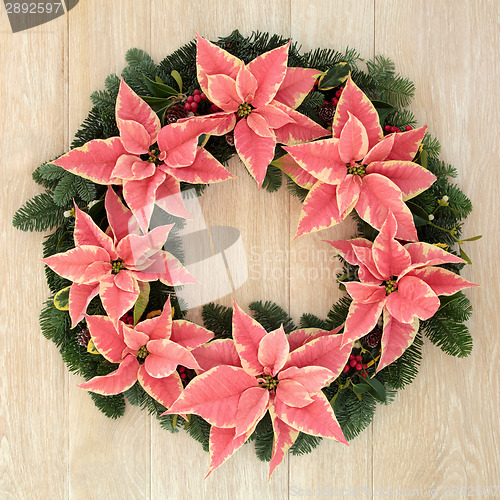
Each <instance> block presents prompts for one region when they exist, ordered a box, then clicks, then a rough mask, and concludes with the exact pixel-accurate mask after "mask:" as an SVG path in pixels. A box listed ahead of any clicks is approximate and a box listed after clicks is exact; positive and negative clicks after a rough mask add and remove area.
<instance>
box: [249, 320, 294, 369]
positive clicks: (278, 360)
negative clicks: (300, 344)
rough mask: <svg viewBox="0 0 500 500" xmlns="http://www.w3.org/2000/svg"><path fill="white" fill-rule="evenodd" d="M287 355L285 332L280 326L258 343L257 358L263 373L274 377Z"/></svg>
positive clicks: (287, 347)
mask: <svg viewBox="0 0 500 500" xmlns="http://www.w3.org/2000/svg"><path fill="white" fill-rule="evenodd" d="M288 353H289V345H288V341H287V338H286V334H285V330H283V325H281V326H280V327H279V328H278V329H277V330H274V331H272V332H269V333H267V334H266V335H265V336H264V337H262V340H261V341H260V342H259V348H258V352H257V358H258V360H259V363H260V364H261V365H262V366H263V367H264V373H265V374H266V375H272V376H273V377H274V376H275V375H276V374H277V373H278V372H279V371H280V370H281V369H282V368H283V366H284V365H285V363H286V360H287V358H288Z"/></svg>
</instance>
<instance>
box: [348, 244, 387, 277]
mask: <svg viewBox="0 0 500 500" xmlns="http://www.w3.org/2000/svg"><path fill="white" fill-rule="evenodd" d="M372 247H373V244H372V245H370V247H369V248H368V247H364V246H362V245H358V244H355V245H353V247H352V248H353V250H354V253H355V254H356V258H357V259H358V261H359V262H360V266H359V272H358V276H359V279H360V280H361V281H362V282H365V283H375V284H377V285H380V283H382V281H384V280H385V279H386V277H384V276H382V275H381V274H380V272H379V270H378V268H377V266H376V265H375V261H374V259H373V252H372Z"/></svg>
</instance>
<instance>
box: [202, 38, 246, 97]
mask: <svg viewBox="0 0 500 500" xmlns="http://www.w3.org/2000/svg"><path fill="white" fill-rule="evenodd" d="M242 64H243V61H241V60H240V59H238V58H237V57H235V56H233V55H231V54H230V53H229V52H227V51H226V50H224V49H221V48H220V47H217V45H215V44H213V43H212V42H209V41H208V40H206V39H205V38H203V37H201V36H199V35H197V43H196V71H197V75H198V82H199V83H200V86H201V89H202V91H203V92H204V93H205V94H207V92H208V88H207V76H208V75H217V74H221V73H223V74H225V75H227V76H229V77H231V78H233V79H236V75H237V74H238V71H239V69H240V66H241V65H242ZM207 95H208V94H207ZM208 97H210V96H208Z"/></svg>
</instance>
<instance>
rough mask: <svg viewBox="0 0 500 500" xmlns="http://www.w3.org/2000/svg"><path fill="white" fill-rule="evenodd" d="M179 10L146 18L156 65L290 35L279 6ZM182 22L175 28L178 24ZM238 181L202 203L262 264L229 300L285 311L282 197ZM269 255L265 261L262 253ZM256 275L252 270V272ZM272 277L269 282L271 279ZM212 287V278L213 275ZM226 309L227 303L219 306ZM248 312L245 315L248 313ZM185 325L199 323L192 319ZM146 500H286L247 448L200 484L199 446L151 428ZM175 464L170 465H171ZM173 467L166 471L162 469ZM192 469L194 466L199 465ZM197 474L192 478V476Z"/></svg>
mask: <svg viewBox="0 0 500 500" xmlns="http://www.w3.org/2000/svg"><path fill="white" fill-rule="evenodd" d="M186 12H187V11H186V5H185V4H171V3H169V4H168V5H167V4H165V3H164V2H160V1H153V3H152V18H153V20H155V19H164V20H166V21H165V22H166V23H167V25H168V29H165V30H162V31H161V32H159V33H158V36H157V37H155V38H154V39H153V40H152V47H151V50H152V53H153V55H154V57H155V59H156V60H160V59H162V58H163V57H164V56H165V55H166V54H167V53H169V52H171V51H173V50H175V49H176V48H178V47H179V46H181V45H182V44H184V43H186V42H188V41H189V40H191V39H192V38H193V37H194V36H195V30H196V31H197V32H198V33H200V34H201V35H203V36H206V37H209V38H211V39H215V38H216V37H217V36H225V35H228V34H229V33H231V31H232V30H233V29H235V28H236V27H237V28H239V29H240V30H241V32H242V33H243V34H244V35H249V34H250V32H251V31H252V30H254V29H255V30H257V29H258V30H261V31H270V32H272V33H280V34H283V35H288V34H289V28H288V26H289V13H290V10H289V4H288V1H286V0H279V1H274V2H266V1H252V2H245V3H242V2H238V3H235V2H231V1H216V2H211V3H210V6H209V8H208V10H207V9H206V8H203V7H202V6H193V8H191V9H189V15H186ZM181 18H182V19H183V21H182V22H177V21H176V20H177V19H181ZM229 169H230V171H231V172H232V173H233V174H235V175H237V176H238V179H236V180H233V181H228V182H224V183H221V184H217V185H214V186H211V187H210V188H209V189H208V190H207V192H206V193H205V194H204V195H203V197H202V198H201V205H202V209H203V215H204V217H205V220H206V224H207V225H208V226H210V225H229V226H232V227H235V228H237V229H238V230H240V231H241V234H242V237H243V242H244V244H245V250H246V254H247V255H246V256H247V259H248V260H249V264H250V258H252V256H253V258H254V259H256V260H260V261H262V259H266V263H265V265H264V271H265V272H266V275H265V276H264V275H261V274H259V273H258V272H255V273H252V272H251V269H250V268H249V279H248V281H247V282H246V283H245V284H244V285H243V286H242V287H241V288H240V289H238V290H237V291H236V293H235V294H234V297H235V298H236V300H237V301H238V303H239V304H241V305H242V306H243V307H244V308H245V309H247V307H246V306H247V305H248V304H249V303H250V302H251V301H253V300H256V299H270V300H273V301H275V302H277V303H279V304H280V305H282V306H283V307H284V308H285V309H288V284H287V282H286V280H285V279H283V277H284V276H285V271H286V268H287V266H288V262H287V253H288V252H287V250H288V242H289V237H290V236H289V230H288V219H289V215H288V193H287V192H286V190H285V189H284V188H282V189H281V190H280V191H279V192H277V193H273V194H269V193H267V192H264V191H261V192H259V191H258V189H257V186H256V184H255V182H254V181H253V180H252V179H251V178H250V176H249V175H248V174H247V173H246V172H245V169H244V167H243V164H242V163H241V162H240V161H239V160H237V159H235V160H232V161H231V163H230V167H229ZM266 249H270V252H268V253H267V254H266V255H267V256H264V251H265V250H266ZM254 267H255V266H254ZM273 272H274V275H273ZM213 279H214V280H217V279H218V277H217V276H216V275H215V276H214V278H213ZM220 302H221V303H224V304H226V305H230V304H231V297H225V298H223V299H221V301H220ZM247 310H248V309H247ZM190 317H191V318H192V319H199V311H193V313H192V314H191V315H190ZM151 435H152V478H153V482H152V498H164V497H165V494H166V492H167V491H168V493H169V495H170V496H171V497H172V498H179V499H182V498H190V497H191V496H192V495H193V492H195V491H196V494H197V497H199V498H207V499H208V498H214V499H215V498H286V496H287V484H288V483H287V479H288V473H287V465H286V463H284V464H283V465H282V466H281V467H280V469H278V470H277V471H276V472H275V474H274V475H273V479H272V481H271V482H270V483H267V475H268V465H267V464H262V463H259V462H258V460H257V458H256V457H255V453H254V451H253V445H252V444H248V445H245V446H244V447H243V448H242V449H240V450H239V451H238V452H237V453H236V454H235V455H234V456H233V457H231V459H230V460H228V462H227V463H226V464H224V465H222V466H221V467H220V469H218V470H216V471H215V472H214V473H213V474H212V475H211V476H210V477H209V478H208V479H207V480H205V481H204V480H203V476H204V473H205V471H207V470H208V463H209V458H208V455H207V454H206V453H204V452H203V451H202V450H201V448H200V445H199V444H198V443H195V442H193V440H192V439H191V438H189V437H188V436H186V435H185V434H184V433H181V434H178V435H175V436H169V435H167V433H165V431H163V430H161V428H160V427H159V425H158V424H156V423H154V422H153V425H152V432H151ZM173 461H174V462H173ZM172 462H173V463H174V464H175V465H173V466H165V464H168V463H172ZM198 464H199V465H198ZM194 471H196V473H194Z"/></svg>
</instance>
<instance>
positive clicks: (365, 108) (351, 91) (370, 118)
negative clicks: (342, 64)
mask: <svg viewBox="0 0 500 500" xmlns="http://www.w3.org/2000/svg"><path fill="white" fill-rule="evenodd" d="M349 113H351V114H353V115H354V116H355V117H356V118H357V119H358V120H360V121H361V123H362V124H363V126H364V128H365V129H366V133H367V135H368V150H370V149H371V148H373V146H375V144H377V143H378V142H380V141H381V140H382V139H383V132H382V128H381V127H380V122H379V116H378V113H377V110H376V109H375V107H374V106H373V104H372V102H371V101H370V99H368V97H367V96H366V95H365V94H364V93H363V92H362V91H361V90H360V89H359V87H358V86H357V85H356V84H355V83H354V82H353V81H352V79H351V77H350V76H349V78H348V79H347V82H346V84H345V87H344V90H343V91H342V95H341V96H340V100H339V103H338V106H337V109H336V111H335V116H334V118H333V123H332V129H333V136H334V137H340V134H341V132H342V129H343V128H344V125H345V124H346V123H347V120H349Z"/></svg>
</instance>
